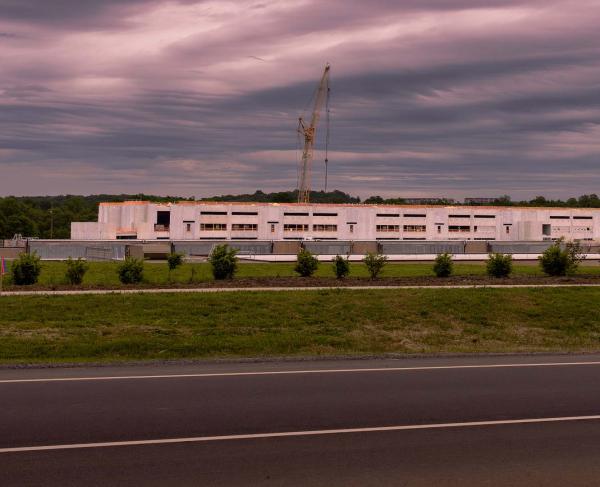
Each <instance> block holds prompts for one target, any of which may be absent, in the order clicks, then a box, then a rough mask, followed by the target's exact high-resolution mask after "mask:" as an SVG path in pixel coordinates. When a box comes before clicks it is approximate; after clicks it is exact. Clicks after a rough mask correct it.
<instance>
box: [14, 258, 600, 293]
mask: <svg viewBox="0 0 600 487" xmlns="http://www.w3.org/2000/svg"><path fill="white" fill-rule="evenodd" d="M117 266H118V264H117V263H115V262H91V263H90V269H89V271H88V273H87V274H86V276H85V278H84V282H83V285H84V286H87V287H111V288H117V287H120V286H121V284H120V283H119V279H118V276H117ZM350 267H351V272H350V275H351V276H354V277H364V278H366V277H368V273H367V269H366V267H365V265H364V264H363V263H362V262H357V263H351V264H350ZM192 269H193V276H192ZM65 271H66V264H65V263H64V262H49V261H45V262H43V263H42V273H41V275H40V280H39V284H40V286H46V287H47V286H61V285H64V284H66V280H65ZM578 272H579V274H581V275H595V276H600V265H598V262H596V261H589V262H585V265H581V266H580V268H579V271H578ZM455 274H456V275H458V276H480V275H484V274H485V264H484V263H481V262H471V263H469V262H467V263H458V262H457V263H455ZM514 275H516V276H542V275H543V274H542V272H541V270H540V269H539V266H538V265H536V264H535V263H529V264H519V263H515V264H514ZM293 276H297V274H296V273H295V272H294V263H243V264H240V265H239V270H238V273H237V275H236V277H237V278H248V277H253V278H273V277H293ZM315 276H317V277H332V278H333V277H334V274H333V271H332V266H331V264H330V263H329V262H322V263H321V265H320V266H319V269H318V270H317V272H316V274H315ZM421 276H433V271H432V263H426V262H422V263H421V262H419V263H392V262H390V263H388V264H387V266H386V267H385V269H384V271H383V274H382V277H421ZM192 278H193V282H195V283H201V282H208V281H212V280H213V277H212V274H211V271H210V265H209V264H207V263H200V264H190V263H185V264H183V265H182V266H181V267H180V268H178V269H177V270H175V271H173V272H172V273H171V276H170V279H171V281H169V273H168V270H167V264H166V263H155V262H147V263H146V265H145V268H144V281H145V283H146V284H148V285H166V284H169V282H171V283H175V284H187V283H191V282H192ZM5 285H6V287H7V288H9V287H11V286H10V283H9V282H8V277H5Z"/></svg>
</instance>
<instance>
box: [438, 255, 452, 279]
mask: <svg viewBox="0 0 600 487" xmlns="http://www.w3.org/2000/svg"><path fill="white" fill-rule="evenodd" d="M453 272H454V262H453V261H452V255H451V254H449V253H448V252H444V253H443V254H438V256H437V257H436V258H435V261H434V263H433V273H434V274H435V275H436V276H437V277H450V276H451V275H452V273H453Z"/></svg>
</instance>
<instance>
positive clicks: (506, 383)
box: [0, 355, 600, 486]
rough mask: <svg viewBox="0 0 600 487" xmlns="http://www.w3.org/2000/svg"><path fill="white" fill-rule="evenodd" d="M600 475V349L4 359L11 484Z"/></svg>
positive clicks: (500, 480)
mask: <svg viewBox="0 0 600 487" xmlns="http://www.w3.org/2000/svg"><path fill="white" fill-rule="evenodd" d="M434 484H435V485H437V486H446V485H461V486H464V485H523V486H525V485H527V486H534V485H540V486H541V485H544V486H546V485H561V486H564V485H570V486H574V485H590V486H592V485H594V486H595V485H599V484H600V356H595V355H584V356H573V355H571V356H567V355H565V356H536V357H479V358H453V359H448V358H446V359H433V358H431V359H410V360H406V359H403V360H370V361H366V360H357V361H324V362H317V361H306V362H282V363H275V362H272V363H264V364H251V363H247V364H201V365H187V366H186V365H172V366H158V365H155V366H139V367H98V368H72V369H32V370H12V369H3V370H0V485H2V486H12V485H15V486H29V485H45V486H53V485H56V486H59V485H60V486H69V485H86V486H95V485H98V486H100V485H102V486H105V485H150V486H153V485H157V486H158V485H160V486H164V485H211V486H212V485H224V486H225V485H226V486H232V485H233V486H238V485H240V486H241V485H244V486H247V485H302V486H311V485H327V486H333V485H344V486H353V485H356V486H364V485H393V486H425V485H427V486H429V485H434Z"/></svg>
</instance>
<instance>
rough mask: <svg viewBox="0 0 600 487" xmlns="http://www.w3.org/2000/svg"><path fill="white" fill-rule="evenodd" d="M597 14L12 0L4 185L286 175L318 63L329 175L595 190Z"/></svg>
mask: <svg viewBox="0 0 600 487" xmlns="http://www.w3.org/2000/svg"><path fill="white" fill-rule="evenodd" d="M599 20H600V5H598V3H597V2H595V1H593V0H582V1H578V2H577V3H576V5H575V4H574V3H573V2H571V1H569V0H561V1H559V0H545V1H541V0H540V1H536V0H530V1H527V0H522V1H517V0H514V1H510V0H491V1H487V2H481V1H475V0H450V1H448V0H418V1H417V0H414V1H413V0H407V1H403V2H392V1H384V0H379V1H373V2H361V1H359V0H356V1H348V0H344V1H342V0H334V1H328V2H317V1H316V0H298V1H290V2H275V1H260V2H258V1H234V2H218V1H210V0H205V1H193V0H189V1H188V0H179V1H166V0H165V1H163V0H127V1H120V0H119V1H118V0H110V1H103V2H97V1H92V0H85V1H83V0H57V1H55V2H46V1H43V0H4V1H3V2H2V4H1V5H0V63H1V65H2V69H1V70H0V194H32V193H64V192H71V193H82V192H83V193H90V192H156V193H161V194H167V193H169V194H181V195H196V196H206V195H210V194H215V193H232V192H237V191H244V192H247V191H252V190H254V189H256V188H261V189H263V190H282V189H288V188H292V187H293V186H294V185H295V182H296V153H295V146H296V134H295V128H296V120H297V116H298V115H299V113H300V112H301V110H302V109H303V107H304V106H305V105H306V102H307V100H308V98H309V97H310V94H311V93H312V91H313V89H314V86H315V84H316V81H317V79H318V77H319V76H320V73H321V70H322V68H323V65H324V64H325V62H327V61H329V62H331V64H332V127H331V149H332V153H331V156H330V179H329V187H335V188H339V189H342V190H345V191H348V192H351V193H353V194H359V195H361V196H367V195H370V194H375V193H377V194H381V195H390V196H391V195H406V196H409V195H410V196H414V195H444V196H449V197H462V196H477V195H481V196H495V195H498V194H504V193H508V194H512V195H513V196H514V197H517V198H521V197H525V198H527V197H532V196H534V195H535V194H541V193H543V194H545V195H547V196H552V197H566V196H571V195H578V194H581V193H586V192H588V193H589V192H597V191H598V186H599V185H600V174H599V173H598V171H597V170H596V168H597V164H598V160H599V156H600V142H598V141H599V140H600V138H599V137H598V136H599V135H600V88H598V82H597V80H598V79H599V75H600V57H599V54H600V53H599V51H600V48H599V47H598V46H599V45H600V43H599V41H600V35H599V34H598V31H597V25H598V21H599ZM322 136H323V132H322V130H321V131H320V132H319V137H320V139H322ZM321 142H322V141H321ZM322 169H323V167H322V156H321V155H320V154H317V158H316V159H315V171H314V181H313V187H315V188H316V189H320V188H321V186H322ZM32 179H33V181H32Z"/></svg>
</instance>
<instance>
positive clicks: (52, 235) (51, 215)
mask: <svg viewBox="0 0 600 487" xmlns="http://www.w3.org/2000/svg"><path fill="white" fill-rule="evenodd" d="M52 238H54V208H53V206H52V203H50V239H52Z"/></svg>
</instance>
